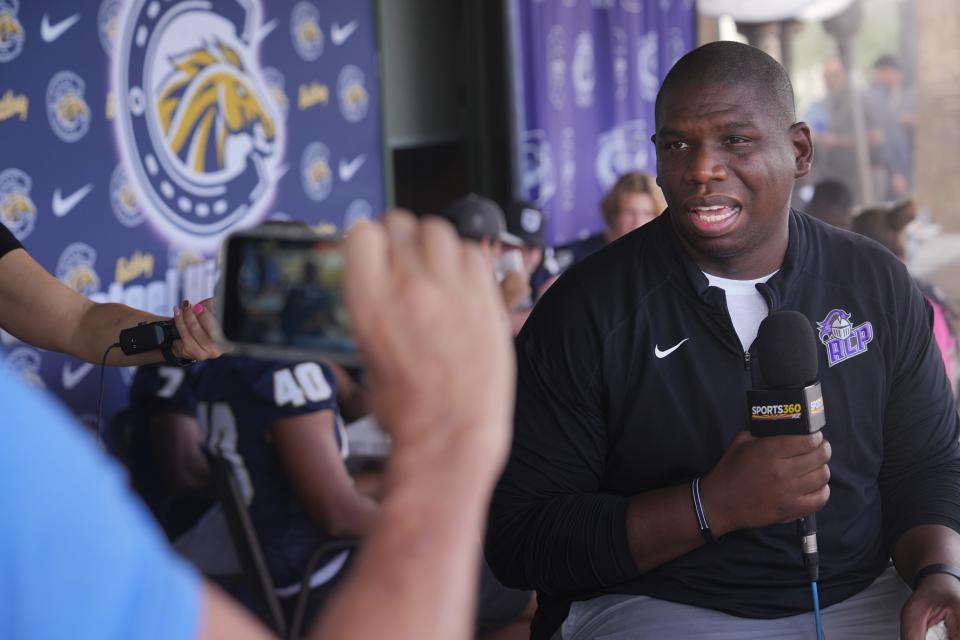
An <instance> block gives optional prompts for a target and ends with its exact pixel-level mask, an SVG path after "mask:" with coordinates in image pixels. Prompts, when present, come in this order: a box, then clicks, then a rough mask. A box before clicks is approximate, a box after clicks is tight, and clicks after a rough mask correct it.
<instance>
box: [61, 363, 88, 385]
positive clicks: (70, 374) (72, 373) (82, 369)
mask: <svg viewBox="0 0 960 640" xmlns="http://www.w3.org/2000/svg"><path fill="white" fill-rule="evenodd" d="M91 369H93V365H92V364H90V363H89V362H84V363H83V364H81V365H80V366H79V367H77V368H76V369H71V368H70V363H69V362H64V363H63V371H62V372H61V373H62V375H61V382H63V388H64V389H66V390H67V391H69V390H70V389H73V388H74V387H75V386H77V385H78V384H80V381H81V380H83V379H84V378H86V377H87V374H88V373H90V370H91Z"/></svg>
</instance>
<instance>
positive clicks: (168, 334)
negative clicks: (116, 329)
mask: <svg viewBox="0 0 960 640" xmlns="http://www.w3.org/2000/svg"><path fill="white" fill-rule="evenodd" d="M179 337H180V333H179V332H178V331H177V327H176V325H175V324H173V320H159V321H157V322H141V323H140V324H138V325H137V326H135V327H130V328H129V329H124V330H123V331H121V332H120V350H121V351H123V352H124V353H125V354H126V355H128V356H132V355H134V354H137V353H143V352H144V351H152V350H154V349H161V348H163V347H169V346H170V345H171V344H173V341H174V340H176V339H177V338H179Z"/></svg>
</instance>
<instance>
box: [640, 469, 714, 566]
mask: <svg viewBox="0 0 960 640" xmlns="http://www.w3.org/2000/svg"><path fill="white" fill-rule="evenodd" d="M711 489H712V488H710V487H708V486H707V485H702V489H701V497H702V501H703V503H704V510H705V511H706V512H707V518H708V520H710V526H711V530H712V531H713V534H714V535H715V536H719V535H721V532H720V530H719V529H718V528H717V527H718V526H723V525H721V522H720V521H719V519H718V520H717V521H714V520H712V519H711V514H710V510H709V507H708V505H709V504H710V502H711V501H710V500H709V498H710V490H711ZM717 515H719V514H717ZM723 533H725V531H724V532H723ZM627 537H628V540H629V544H630V553H631V554H632V555H633V560H634V562H635V563H636V565H637V567H638V568H639V569H640V571H644V572H646V571H650V570H652V569H655V568H657V567H659V566H660V565H662V564H665V563H667V562H669V561H670V560H673V559H675V558H679V557H680V556H682V555H684V554H687V553H689V552H691V551H693V550H694V549H696V548H697V547H699V546H701V545H702V544H703V536H702V535H701V534H700V525H699V522H698V521H697V516H696V511H695V510H694V506H693V496H692V494H691V491H690V484H689V483H687V484H682V485H677V486H674V487H665V488H663V489H656V490H653V491H647V492H644V493H641V494H640V495H637V496H634V497H633V498H631V500H630V506H629V507H628V508H627Z"/></svg>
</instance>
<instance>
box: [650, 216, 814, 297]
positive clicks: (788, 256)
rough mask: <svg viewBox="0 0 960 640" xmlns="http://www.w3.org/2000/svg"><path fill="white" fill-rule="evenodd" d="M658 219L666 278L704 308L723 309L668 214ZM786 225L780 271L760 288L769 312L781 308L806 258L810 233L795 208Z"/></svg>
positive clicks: (716, 294) (661, 255)
mask: <svg viewBox="0 0 960 640" xmlns="http://www.w3.org/2000/svg"><path fill="white" fill-rule="evenodd" d="M660 218H662V219H663V220H662V222H661V226H660V233H659V234H657V235H659V236H660V237H659V238H658V240H660V242H658V243H657V244H658V246H659V247H660V257H661V259H662V260H663V261H664V262H663V264H669V265H671V268H670V270H669V273H668V275H667V277H668V279H670V280H671V281H672V282H673V284H674V285H676V286H677V288H679V289H682V290H686V291H689V292H691V293H693V294H694V295H695V296H696V297H698V298H699V299H700V300H701V301H702V302H704V303H706V304H707V305H709V306H711V307H714V308H719V309H723V308H724V305H723V302H722V300H723V297H722V295H718V294H720V291H719V290H718V289H716V288H715V287H711V286H710V284H709V282H708V281H707V277H706V276H705V275H703V270H702V269H700V266H699V265H698V264H697V263H696V262H694V261H693V259H692V258H691V257H690V255H689V254H688V253H687V251H686V249H684V247H683V244H682V243H681V242H680V238H679V236H678V235H677V231H676V229H674V227H673V221H672V220H671V219H670V211H669V210H668V211H666V212H665V213H664V214H663V215H662V216H660ZM788 225H789V238H788V240H787V251H786V253H785V254H784V256H783V263H782V264H781V265H780V270H779V271H777V273H776V274H774V276H773V277H772V278H770V280H768V281H767V283H766V284H764V285H760V291H761V293H762V294H763V296H764V298H766V300H767V304H768V305H769V307H770V311H771V312H773V311H775V310H777V309H778V308H779V307H780V306H781V305H782V303H783V300H784V298H785V296H786V292H787V291H789V290H790V287H791V286H792V285H793V284H794V282H796V280H797V278H798V276H799V275H800V273H801V272H802V271H803V264H804V261H805V259H806V251H807V244H808V243H807V242H806V241H805V236H806V234H807V233H808V231H809V229H808V226H809V225H808V224H807V221H806V220H804V218H803V214H802V213H800V212H799V211H797V210H796V209H790V213H789V218H788Z"/></svg>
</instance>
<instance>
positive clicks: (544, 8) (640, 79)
mask: <svg viewBox="0 0 960 640" xmlns="http://www.w3.org/2000/svg"><path fill="white" fill-rule="evenodd" d="M511 14H512V16H513V34H512V47H511V49H512V51H513V56H514V60H513V68H514V69H515V70H516V71H515V73H516V74H517V75H516V77H515V78H514V94H515V97H516V105H515V110H514V111H515V114H516V117H515V121H514V128H515V134H516V138H517V152H518V154H519V157H518V158H517V162H518V166H519V167H520V171H519V174H520V176H519V177H520V184H519V185H518V186H519V191H520V193H519V194H518V195H519V196H521V197H524V198H527V199H529V200H531V201H533V202H536V203H537V204H539V205H540V206H541V207H543V208H544V212H545V214H546V217H547V228H546V240H547V243H548V244H553V245H560V244H565V243H567V242H571V241H574V240H577V239H580V238H583V237H586V236H588V235H590V234H592V233H595V232H597V231H599V230H600V229H601V228H602V227H603V221H602V219H601V217H600V200H601V199H602V198H603V194H604V193H605V192H606V191H607V189H609V188H610V186H612V185H613V183H614V181H616V179H617V177H618V176H619V175H621V174H623V173H625V172H627V171H631V170H636V169H639V170H644V171H648V172H650V173H655V171H656V158H655V157H654V149H653V145H652V144H651V142H650V135H651V134H652V133H653V103H654V99H655V98H656V95H657V89H658V88H659V86H660V81H661V80H662V79H663V77H664V76H665V75H666V73H667V71H669V70H670V67H671V66H673V63H674V62H676V61H677V59H679V58H680V56H682V55H683V54H684V53H686V52H687V51H689V50H690V49H691V48H693V46H694V43H695V30H694V23H695V20H696V10H695V7H694V2H693V0H512V6H511Z"/></svg>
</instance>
